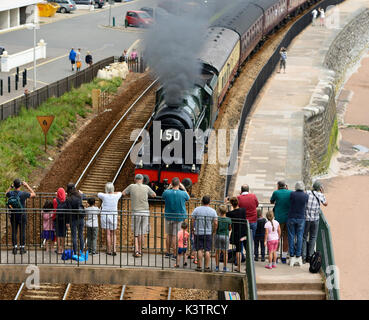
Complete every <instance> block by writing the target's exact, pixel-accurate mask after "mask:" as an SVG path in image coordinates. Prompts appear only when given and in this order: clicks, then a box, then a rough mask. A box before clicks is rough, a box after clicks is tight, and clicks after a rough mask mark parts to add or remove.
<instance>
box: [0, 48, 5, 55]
mask: <svg viewBox="0 0 369 320" xmlns="http://www.w3.org/2000/svg"><path fill="white" fill-rule="evenodd" d="M4 51H5V48H4V47H0V56H1V55H2V54H3V52H4Z"/></svg>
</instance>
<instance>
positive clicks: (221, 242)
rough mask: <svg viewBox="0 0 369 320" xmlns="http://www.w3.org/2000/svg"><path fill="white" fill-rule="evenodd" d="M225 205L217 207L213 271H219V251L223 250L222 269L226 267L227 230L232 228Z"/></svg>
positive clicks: (224, 269)
mask: <svg viewBox="0 0 369 320" xmlns="http://www.w3.org/2000/svg"><path fill="white" fill-rule="evenodd" d="M226 213H227V207H226V206H225V205H221V206H219V208H218V214H219V218H218V228H217V231H216V234H215V249H216V253H215V263H216V266H215V271H219V260H220V251H222V252H223V259H224V260H223V271H224V272H227V271H229V270H228V269H227V258H228V247H229V231H231V230H232V220H231V219H230V218H227V217H226Z"/></svg>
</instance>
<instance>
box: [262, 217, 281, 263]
mask: <svg viewBox="0 0 369 320" xmlns="http://www.w3.org/2000/svg"><path fill="white" fill-rule="evenodd" d="M266 217H267V219H268V222H267V223H265V226H264V228H265V238H264V245H267V246H268V252H269V264H267V265H266V266H265V268H267V269H272V268H277V265H276V261H277V249H278V244H279V239H280V237H281V228H280V227H279V223H278V221H277V220H274V213H273V212H272V211H268V212H267V214H266Z"/></svg>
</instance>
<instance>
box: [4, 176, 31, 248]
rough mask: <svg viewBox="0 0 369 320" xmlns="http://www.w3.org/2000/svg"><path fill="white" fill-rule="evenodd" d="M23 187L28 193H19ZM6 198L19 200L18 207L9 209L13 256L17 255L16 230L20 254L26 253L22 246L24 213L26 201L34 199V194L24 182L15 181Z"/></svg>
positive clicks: (25, 224) (24, 234) (24, 242)
mask: <svg viewBox="0 0 369 320" xmlns="http://www.w3.org/2000/svg"><path fill="white" fill-rule="evenodd" d="M22 185H23V186H25V187H26V188H27V189H28V190H29V192H26V191H21V190H20V188H21V186H22ZM12 189H13V190H12ZM6 197H7V198H8V199H10V198H13V199H19V202H20V207H18V208H10V210H11V211H10V224H11V227H12V243H13V254H17V244H18V228H19V237H20V250H19V253H20V254H24V253H26V250H25V249H24V246H25V244H26V226H27V214H26V211H25V207H26V200H27V199H28V198H34V197H36V193H35V192H34V191H33V189H32V188H31V187H30V186H29V185H28V184H27V182H25V181H23V182H22V181H21V180H20V179H15V180H14V182H13V184H12V185H11V186H10V187H9V188H8V190H7V191H6Z"/></svg>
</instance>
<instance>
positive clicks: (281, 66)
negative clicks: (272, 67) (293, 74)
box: [280, 59, 286, 69]
mask: <svg viewBox="0 0 369 320" xmlns="http://www.w3.org/2000/svg"><path fill="white" fill-rule="evenodd" d="M280 68H281V69H282V68H284V69H286V60H283V59H281V63H280Z"/></svg>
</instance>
